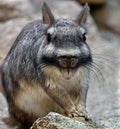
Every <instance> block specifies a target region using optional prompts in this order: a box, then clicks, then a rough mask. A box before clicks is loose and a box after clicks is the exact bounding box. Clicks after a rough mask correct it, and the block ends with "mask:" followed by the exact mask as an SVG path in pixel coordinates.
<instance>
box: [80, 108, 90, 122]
mask: <svg viewBox="0 0 120 129" xmlns="http://www.w3.org/2000/svg"><path fill="white" fill-rule="evenodd" d="M78 111H79V116H80V117H84V119H85V120H86V121H92V119H91V116H90V115H89V113H88V112H87V111H86V109H85V107H82V108H79V109H78Z"/></svg>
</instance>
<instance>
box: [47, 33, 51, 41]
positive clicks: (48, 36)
mask: <svg viewBox="0 0 120 129" xmlns="http://www.w3.org/2000/svg"><path fill="white" fill-rule="evenodd" d="M47 40H48V42H51V35H50V34H47Z"/></svg>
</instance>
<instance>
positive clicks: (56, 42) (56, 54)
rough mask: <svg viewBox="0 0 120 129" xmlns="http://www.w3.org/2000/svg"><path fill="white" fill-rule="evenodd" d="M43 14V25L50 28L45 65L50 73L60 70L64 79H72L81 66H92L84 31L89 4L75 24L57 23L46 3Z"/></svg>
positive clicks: (47, 35) (47, 34) (44, 55)
mask: <svg viewBox="0 0 120 129" xmlns="http://www.w3.org/2000/svg"><path fill="white" fill-rule="evenodd" d="M42 13H43V23H44V24H47V25H48V27H47V30H46V33H45V35H46V39H47V41H46V42H47V44H46V46H45V49H44V50H43V52H42V64H43V65H44V66H46V68H47V70H48V71H51V70H52V68H53V69H57V70H58V71H59V72H60V73H61V75H62V76H63V78H65V79H67V80H68V79H71V78H72V77H73V76H74V75H75V73H76V71H77V70H78V69H79V68H80V67H81V66H86V65H89V64H90V63H91V62H92V56H91V51H90V49H89V46H88V45H87V43H86V29H85V27H84V25H85V23H86V19H87V15H88V13H89V7H88V5H87V4H86V5H85V6H84V8H83V9H82V11H81V12H80V14H79V15H78V17H77V18H76V19H75V20H70V19H58V20H56V19H55V18H54V16H53V14H52V12H51V10H50V8H49V7H48V6H47V4H46V3H44V5H43V8H42Z"/></svg>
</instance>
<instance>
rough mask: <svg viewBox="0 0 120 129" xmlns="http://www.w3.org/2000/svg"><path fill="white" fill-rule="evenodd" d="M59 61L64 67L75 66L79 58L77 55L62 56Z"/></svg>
mask: <svg viewBox="0 0 120 129" xmlns="http://www.w3.org/2000/svg"><path fill="white" fill-rule="evenodd" d="M58 62H59V65H60V67H62V68H75V67H76V65H77V63H78V59H77V58H75V57H60V58H59V59H58Z"/></svg>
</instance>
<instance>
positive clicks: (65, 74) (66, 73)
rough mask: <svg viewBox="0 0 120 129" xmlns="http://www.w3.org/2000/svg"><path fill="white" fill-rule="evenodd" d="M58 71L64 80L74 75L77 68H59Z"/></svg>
mask: <svg viewBox="0 0 120 129" xmlns="http://www.w3.org/2000/svg"><path fill="white" fill-rule="evenodd" d="M60 71H61V74H62V76H63V78H65V79H66V80H70V79H71V78H72V77H74V75H75V73H76V71H77V70H76V69H61V70H60Z"/></svg>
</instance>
